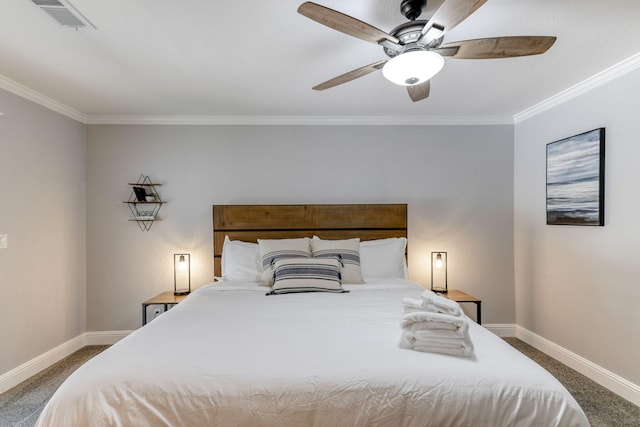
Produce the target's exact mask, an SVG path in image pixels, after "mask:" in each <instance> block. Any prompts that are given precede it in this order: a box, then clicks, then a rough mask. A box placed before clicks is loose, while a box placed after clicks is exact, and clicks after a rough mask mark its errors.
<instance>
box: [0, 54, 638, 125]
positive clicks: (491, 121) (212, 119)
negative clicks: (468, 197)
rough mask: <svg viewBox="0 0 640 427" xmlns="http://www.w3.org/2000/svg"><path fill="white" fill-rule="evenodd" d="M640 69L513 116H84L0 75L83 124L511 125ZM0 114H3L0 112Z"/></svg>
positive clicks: (626, 66) (4, 84) (602, 78)
mask: <svg viewBox="0 0 640 427" xmlns="http://www.w3.org/2000/svg"><path fill="white" fill-rule="evenodd" d="M638 68H640V53H637V54H635V55H633V56H631V57H629V58H627V59H625V60H623V61H620V62H618V63H617V64H614V65H613V66H611V67H609V68H607V69H605V70H603V71H601V72H599V73H598V74H595V75H593V76H591V77H589V78H588V79H586V80H584V81H582V82H580V83H578V84H575V85H573V86H571V87H569V88H567V89H565V90H563V91H562V92H559V93H557V94H556V95H553V96H551V97H549V98H547V99H545V100H544V101H541V102H539V103H537V104H535V105H533V106H531V107H529V108H527V109H525V110H523V111H521V112H519V113H517V114H515V115H513V116H509V115H504V116H129V115H87V114H84V113H82V112H80V111H78V110H75V109H73V108H71V107H69V106H67V105H65V104H63V103H61V102H58V101H56V100H54V99H52V98H49V97H48V96H46V95H43V94H41V93H40V92H37V91H35V90H33V89H30V88H28V87H26V86H24V85H22V84H20V83H18V82H16V81H13V80H11V79H9V78H7V77H4V76H2V75H0V89H4V90H6V91H8V92H11V93H13V94H15V95H18V96H20V97H22V98H25V99H28V100H29V101H32V102H34V103H36V104H39V105H41V106H43V107H45V108H48V109H50V110H52V111H55V112H57V113H60V114H62V115H64V116H67V117H69V118H71V119H73V120H76V121H78V122H81V123H84V124H92V125H98V124H109V125H114V124H118V125H231V126H233V125H242V126H246V125H255V126H258V125H299V126H358V125H361V126H394V125H396V126H465V125H514V124H518V123H521V122H523V121H525V120H527V119H530V118H532V117H534V116H536V115H538V114H541V113H543V112H545V111H547V110H549V109H551V108H554V107H556V106H558V105H560V104H562V103H564V102H567V101H569V100H571V99H573V98H575V97H577V96H580V95H582V94H584V93H587V92H589V91H590V90H593V89H595V88H597V87H599V86H602V85H604V84H606V83H608V82H610V81H612V80H614V79H616V78H618V77H620V76H623V75H625V74H627V73H629V72H631V71H634V70H636V69H638ZM0 115H2V113H0Z"/></svg>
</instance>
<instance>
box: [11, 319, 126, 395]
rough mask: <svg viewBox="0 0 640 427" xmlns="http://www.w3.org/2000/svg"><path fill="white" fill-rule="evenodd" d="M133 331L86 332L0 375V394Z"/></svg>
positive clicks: (112, 342)
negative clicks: (85, 350) (86, 348)
mask: <svg viewBox="0 0 640 427" xmlns="http://www.w3.org/2000/svg"><path fill="white" fill-rule="evenodd" d="M130 333H131V331H105V332H85V333H84V334H80V335H78V336H77V337H75V338H72V339H70V340H69V341H67V342H64V343H62V344H60V345H59V346H57V347H55V348H53V349H51V350H49V351H47V352H46V353H43V354H41V355H40V356H37V357H34V358H33V359H31V360H29V361H28V362H25V363H23V364H22V365H20V366H18V367H17V368H15V369H12V370H10V371H9V372H6V373H4V374H2V375H0V393H4V392H5V391H7V390H9V389H10V388H13V387H15V386H17V385H18V384H20V383H21V382H23V381H25V380H27V379H29V378H31V377H32V376H34V375H36V374H37V373H39V372H41V371H43V370H45V369H47V368H48V367H49V366H51V365H53V364H54V363H56V362H59V361H60V360H62V359H64V358H65V357H67V356H69V355H70V354H72V353H74V352H76V351H78V350H80V349H81V348H82V347H84V346H86V345H111V344H115V343H116V342H118V341H119V340H121V339H122V338H124V337H126V336H127V335H129V334H130Z"/></svg>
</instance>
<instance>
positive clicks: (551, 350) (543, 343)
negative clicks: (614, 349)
mask: <svg viewBox="0 0 640 427" xmlns="http://www.w3.org/2000/svg"><path fill="white" fill-rule="evenodd" d="M516 337H517V338H519V339H521V340H522V341H524V342H526V343H527V344H529V345H531V346H533V347H535V348H537V349H538V350H540V351H542V352H544V353H546V354H548V355H549V356H551V357H553V358H554V359H557V360H559V361H560V362H562V363H564V364H565V365H567V366H569V367H570V368H573V369H575V370H576V371H578V372H580V373H581V374H583V375H585V376H586V377H588V378H590V379H592V380H593V381H595V382H597V383H598V384H600V385H601V386H603V387H606V388H608V389H609V390H611V391H612V392H614V393H616V394H618V395H620V396H622V397H623V398H625V399H627V400H628V401H630V402H632V403H633V404H635V405H638V406H640V386H639V385H637V384H634V383H632V382H631V381H628V380H626V379H624V378H622V377H621V376H619V375H617V374H614V373H613V372H611V371H609V370H607V369H605V368H603V367H602V366H599V365H596V364H595V363H593V362H591V361H589V360H587V359H585V358H584V357H582V356H579V355H577V354H575V353H574V352H572V351H570V350H567V349H566V348H564V347H562V346H560V345H558V344H556V343H554V342H552V341H549V340H548V339H546V338H544V337H541V336H540V335H537V334H535V333H533V332H531V331H529V330H528V329H525V328H523V327H522V326H517V325H516Z"/></svg>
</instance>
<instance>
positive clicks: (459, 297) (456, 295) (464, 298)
mask: <svg viewBox="0 0 640 427" xmlns="http://www.w3.org/2000/svg"><path fill="white" fill-rule="evenodd" d="M440 295H442V296H443V297H446V298H449V299H450V300H453V301H455V302H472V303H474V304H475V305H476V321H477V322H478V325H482V300H479V299H478V298H476V297H474V296H472V295H469V294H467V293H465V292H462V291H459V290H458V289H449V290H448V291H447V293H444V294H440Z"/></svg>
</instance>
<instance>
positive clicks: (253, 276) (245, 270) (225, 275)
mask: <svg viewBox="0 0 640 427" xmlns="http://www.w3.org/2000/svg"><path fill="white" fill-rule="evenodd" d="M221 265H222V279H223V280H227V281H229V280H231V281H233V280H236V281H243V282H259V281H260V280H261V277H262V267H261V265H260V249H259V248H258V244H257V243H250V242H243V241H241V240H231V239H229V236H224V243H223V245H222V260H221Z"/></svg>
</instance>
